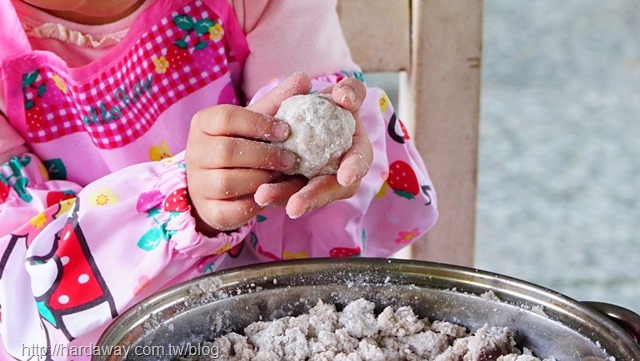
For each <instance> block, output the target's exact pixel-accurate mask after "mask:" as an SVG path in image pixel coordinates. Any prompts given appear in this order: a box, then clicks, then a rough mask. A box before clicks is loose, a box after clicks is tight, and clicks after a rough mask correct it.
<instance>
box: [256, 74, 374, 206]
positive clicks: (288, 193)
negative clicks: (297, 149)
mask: <svg viewBox="0 0 640 361" xmlns="http://www.w3.org/2000/svg"><path fill="white" fill-rule="evenodd" d="M295 76H300V75H294V76H293V77H295ZM293 77H292V78H293ZM304 77H305V78H306V75H305V76H304ZM307 79H308V78H307ZM289 80H291V78H289ZM305 82H306V80H305ZM306 86H307V85H306V84H305V87H304V89H307V87H306ZM308 87H309V88H310V80H309V85H308ZM321 92H322V93H330V94H331V95H332V97H333V100H334V101H335V102H336V103H337V104H338V105H340V106H341V107H343V108H345V109H347V110H349V111H351V112H353V115H354V117H355V119H356V130H355V133H354V135H353V145H352V147H351V148H350V149H349V150H348V151H347V153H346V154H345V155H344V156H343V158H342V160H341V162H340V168H339V169H338V174H337V175H323V176H318V177H315V178H313V179H311V180H308V181H307V179H306V178H304V177H289V178H288V179H287V180H285V181H283V182H279V183H272V184H264V185H262V186H260V187H258V190H257V191H256V194H255V200H256V202H257V203H258V204H260V205H263V206H265V205H268V204H281V205H284V204H286V211H287V214H288V215H289V216H290V217H291V218H298V217H300V216H302V215H303V214H305V213H306V212H308V211H310V210H312V209H316V208H320V207H323V206H325V205H327V204H329V203H331V202H333V201H334V200H338V199H347V198H350V197H352V196H353V195H354V194H355V193H356V192H357V190H358V187H359V186H360V181H361V180H362V178H363V177H364V176H365V175H366V174H367V171H368V170H369V166H370V165H371V161H372V159H373V150H372V147H371V142H370V141H369V137H368V136H367V134H366V131H365V129H364V127H363V126H362V123H361V122H360V119H359V118H358V114H357V113H358V109H360V106H361V105H362V103H363V101H364V98H365V96H366V93H367V89H366V87H365V86H364V84H362V82H360V81H359V80H357V79H354V78H347V79H343V80H342V81H340V82H339V83H338V84H336V85H335V86H332V87H329V88H327V89H324V90H322V91H321ZM301 93H302V91H301ZM307 93H308V90H307ZM281 101H282V100H280V102H281ZM270 110H273V109H270ZM276 110H277V108H276ZM268 114H275V112H270V113H268Z"/></svg>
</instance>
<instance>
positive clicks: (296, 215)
mask: <svg viewBox="0 0 640 361" xmlns="http://www.w3.org/2000/svg"><path fill="white" fill-rule="evenodd" d="M307 211H309V206H305V207H304V208H303V209H302V212H299V213H298V214H290V215H289V218H291V219H296V218H300V217H302V216H303V215H304V214H305V213H307Z"/></svg>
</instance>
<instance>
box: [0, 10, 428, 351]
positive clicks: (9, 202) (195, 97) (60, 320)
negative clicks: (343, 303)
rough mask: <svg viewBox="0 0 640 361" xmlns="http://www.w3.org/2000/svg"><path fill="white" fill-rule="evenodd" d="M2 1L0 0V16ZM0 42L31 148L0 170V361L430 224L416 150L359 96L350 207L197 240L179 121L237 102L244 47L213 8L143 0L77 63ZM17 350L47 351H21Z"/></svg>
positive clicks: (371, 97)
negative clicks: (206, 281)
mask: <svg viewBox="0 0 640 361" xmlns="http://www.w3.org/2000/svg"><path fill="white" fill-rule="evenodd" d="M10 4H11V3H10V2H0V14H10V11H11V10H12V9H11V5H10ZM4 18H5V19H3V20H7V21H5V22H4V23H2V24H0V28H1V27H4V28H7V29H9V28H15V26H16V24H15V23H16V22H18V19H17V18H15V19H13V20H12V19H11V18H10V17H9V16H5V17H4ZM11 21H13V22H14V23H13V25H12V23H11ZM0 30H2V29H0ZM4 34H5V35H0V41H2V42H4V43H6V44H9V45H10V46H8V47H7V49H12V50H11V51H10V52H7V54H8V55H7V57H5V58H3V59H0V67H1V71H2V72H1V73H0V74H1V76H2V80H3V81H4V87H5V97H6V103H7V104H11V106H10V107H8V112H9V114H7V116H8V118H9V121H10V122H11V124H12V125H13V126H14V127H15V128H16V129H17V130H18V131H19V132H20V133H21V134H22V135H23V136H24V138H25V139H26V140H27V142H28V145H29V148H30V149H31V150H32V152H31V153H28V154H24V155H21V156H19V157H14V158H13V159H11V160H10V161H9V162H7V163H5V164H3V165H0V340H1V341H2V342H1V343H0V358H2V357H3V356H4V357H5V358H9V357H13V358H16V359H31V360H71V359H73V360H76V361H77V360H88V359H89V358H90V356H91V355H88V354H82V355H75V356H71V355H69V354H54V353H53V352H52V351H53V347H54V346H55V345H63V346H64V347H67V349H69V348H71V347H73V346H86V345H90V344H92V343H95V342H96V341H97V340H98V338H99V336H100V334H101V333H102V332H103V331H104V329H105V328H106V327H107V326H108V325H109V324H110V323H111V322H112V321H113V319H114V318H115V317H117V316H118V315H120V314H121V313H122V312H124V311H125V310H127V309H128V308H129V307H131V306H132V305H134V304H136V303H137V302H140V301H141V300H143V299H144V298H145V297H148V296H150V295H152V294H154V293H156V292H158V291H160V290H162V289H165V288H166V287H169V286H171V285H175V284H177V283H179V282H181V281H185V280H188V279H191V278H193V277H196V276H199V275H202V274H205V273H208V272H214V271H218V270H222V269H226V268H230V267H235V266H241V265H247V264H253V263H257V262H265V261H274V260H286V259H294V258H306V257H334V258H340V257H368V256H383V257H386V256H389V255H391V254H393V253H394V252H395V251H397V250H399V249H400V248H402V247H404V246H406V244H408V243H410V242H411V241H412V240H413V239H415V238H416V237H418V236H420V235H421V234H423V233H424V232H426V231H427V230H428V229H430V228H431V227H432V226H433V224H434V223H435V221H436V219H437V216H438V212H437V208H436V205H437V200H436V195H435V193H434V191H433V186H432V183H431V180H430V178H429V175H428V173H427V171H426V168H425V166H424V164H423V162H422V160H421V158H420V156H419V154H418V153H417V151H416V150H415V148H414V147H413V145H412V143H411V140H410V139H409V136H408V133H407V132H406V130H405V129H404V126H403V125H402V122H401V121H400V120H399V119H398V118H397V116H396V114H395V111H394V109H393V107H392V105H391V104H389V100H388V98H387V96H386V95H385V93H384V92H383V91H382V90H380V89H374V88H370V89H368V93H367V97H366V99H365V101H364V104H363V105H362V108H361V109H360V111H359V117H360V119H361V121H362V122H363V125H364V127H365V129H366V131H367V133H368V135H369V138H370V139H371V142H372V145H373V148H374V159H373V163H372V165H371V168H370V171H369V173H368V174H367V176H366V177H365V178H364V180H363V181H362V183H361V186H360V189H359V191H358V193H357V194H356V195H355V196H354V197H352V198H350V199H347V200H340V201H336V202H333V203H331V204H330V205H328V206H326V207H323V208H321V209H318V210H315V211H313V212H310V213H309V214H306V215H304V216H303V217H300V218H299V219H296V220H292V219H289V218H288V217H287V216H286V214H285V212H284V210H283V209H282V208H280V207H267V208H265V209H264V210H263V211H262V212H261V213H260V214H259V215H258V216H257V217H256V218H255V219H253V220H251V221H250V222H248V223H247V224H245V225H243V226H242V227H240V228H239V229H237V230H235V231H233V232H221V233H220V234H219V235H218V236H216V237H214V238H207V237H205V236H203V235H202V234H200V233H198V232H197V231H196V230H195V220H194V218H193V217H192V216H191V205H190V200H189V192H188V189H187V182H186V177H187V174H186V166H185V160H184V151H183V150H184V147H185V143H186V136H187V134H188V130H189V129H188V128H189V122H190V119H191V117H192V115H193V114H194V113H195V112H196V111H198V110H200V109H202V108H204V107H207V106H212V105H215V104H223V103H226V104H240V101H239V100H238V96H237V94H236V85H235V81H237V79H240V77H241V76H242V74H241V71H240V69H241V68H242V62H243V61H244V59H245V57H246V55H247V52H248V48H247V44H246V40H245V39H244V35H243V34H242V32H241V30H240V27H239V25H238V24H237V22H236V21H235V17H234V14H233V13H232V11H231V8H230V6H229V4H228V2H227V1H226V0H210V1H209V0H203V1H199V0H198V1H190V0H176V1H170V0H156V1H155V2H154V3H153V4H152V5H151V6H150V7H149V8H147V9H145V11H144V12H143V13H142V14H141V15H140V17H139V18H138V19H137V20H136V23H134V25H133V26H132V28H131V29H130V30H129V33H128V34H127V36H126V37H125V39H123V42H122V43H120V44H118V45H117V47H116V48H115V49H114V51H113V52H111V53H110V55H109V56H107V57H106V58H104V59H100V60H99V61H97V62H95V63H91V64H89V65H88V66H87V67H85V68H69V67H67V66H66V64H65V63H64V62H63V61H62V60H61V59H60V58H59V57H57V56H56V55H54V54H51V53H47V52H42V51H33V50H32V49H30V47H29V46H28V41H27V40H26V37H24V34H13V35H14V36H12V37H7V36H6V32H5V33H4ZM3 36H4V37H3ZM21 37H22V38H21ZM16 49H21V50H20V51H17V50H16ZM347 76H350V77H358V78H359V79H361V80H362V75H361V74H360V73H348V72H343V73H339V74H329V75H325V76H318V77H316V78H315V79H314V80H313V90H314V91H317V90H320V89H323V88H326V87H327V86H330V85H333V84H335V83H337V82H338V81H340V80H341V79H343V78H344V77H347ZM279 82H280V80H275V81H273V82H272V83H270V84H265V85H264V87H263V88H262V90H260V91H259V92H258V93H257V94H256V96H255V97H254V99H252V100H251V101H250V102H253V101H256V100H258V99H260V98H261V97H263V96H264V94H266V93H267V92H268V91H270V90H271V89H273V88H274V87H275V86H277V84H278V83H279ZM24 345H28V346H35V347H37V348H39V349H43V350H47V352H46V353H43V354H40V355H37V356H34V355H33V354H30V355H28V354H26V353H25V352H24V348H23V346H24ZM58 347H59V346H58Z"/></svg>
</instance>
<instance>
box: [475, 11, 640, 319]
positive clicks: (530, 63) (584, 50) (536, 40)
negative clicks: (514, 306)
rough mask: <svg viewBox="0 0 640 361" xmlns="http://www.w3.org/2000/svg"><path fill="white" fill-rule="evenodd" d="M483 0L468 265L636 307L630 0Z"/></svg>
mask: <svg viewBox="0 0 640 361" xmlns="http://www.w3.org/2000/svg"><path fill="white" fill-rule="evenodd" d="M484 4H485V5H484V6H485V9H484V10H485V12H484V35H483V37H484V48H483V52H484V54H483V63H482V65H483V73H482V77H483V79H482V82H483V83H482V84H483V85H482V95H481V118H480V150H479V171H478V219H477V238H476V251H475V252H476V253H475V259H476V267H478V268H481V269H486V270H490V271H493V272H497V273H503V274H506V275H511V276H514V277H517V278H521V279H524V280H528V281H531V282H534V283H537V284H540V285H543V286H546V287H549V288H551V289H554V290H556V291H559V292H561V293H564V294H566V295H568V296H570V297H573V298H576V299H579V300H598V301H605V302H612V303H616V304H618V305H620V306H625V307H627V308H630V309H632V310H635V311H636V312H640V139H638V138H640V1H637V0H608V1H598V0H563V1H555V0H538V1H529V0H485V2H484Z"/></svg>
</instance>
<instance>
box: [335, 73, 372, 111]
mask: <svg viewBox="0 0 640 361" xmlns="http://www.w3.org/2000/svg"><path fill="white" fill-rule="evenodd" d="M331 96H332V97H333V101H334V102H336V104H338V105H339V106H341V107H343V108H345V109H347V110H349V111H351V112H357V111H358V109H360V106H361V105H362V103H363V102H364V98H365V97H366V96H367V88H366V87H365V86H364V84H363V83H362V82H361V81H360V80H358V79H355V78H346V79H342V80H341V81H340V82H338V84H336V85H335V86H334V87H333V90H332V91H331Z"/></svg>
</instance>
